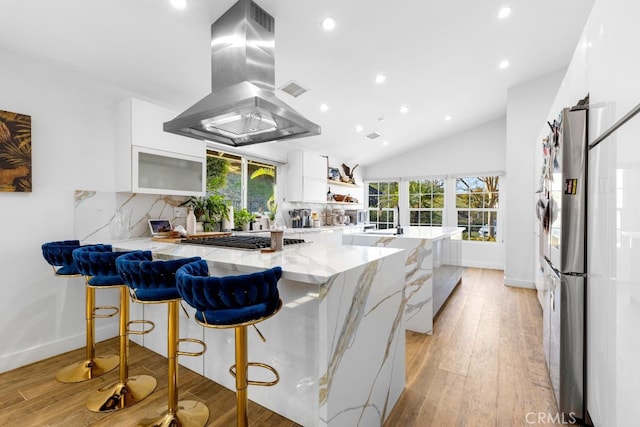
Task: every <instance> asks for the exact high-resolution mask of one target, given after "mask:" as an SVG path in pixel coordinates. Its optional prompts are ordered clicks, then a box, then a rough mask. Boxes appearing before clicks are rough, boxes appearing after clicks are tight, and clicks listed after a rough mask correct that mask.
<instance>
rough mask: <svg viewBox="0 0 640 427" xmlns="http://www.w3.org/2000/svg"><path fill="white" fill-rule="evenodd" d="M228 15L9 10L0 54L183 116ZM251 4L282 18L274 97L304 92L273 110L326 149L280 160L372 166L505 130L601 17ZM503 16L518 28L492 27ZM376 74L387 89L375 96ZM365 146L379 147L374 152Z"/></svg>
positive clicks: (216, 7) (558, 9)
mask: <svg viewBox="0 0 640 427" xmlns="http://www.w3.org/2000/svg"><path fill="white" fill-rule="evenodd" d="M234 2H235V1H234V0H187V8H186V9H184V10H177V9H175V8H173V7H172V6H171V4H170V1H169V0H56V1H51V0H3V2H2V13H0V49H8V50H12V51H17V52H20V53H22V54H26V55H30V56H36V57H39V58H44V59H46V60H49V61H52V62H55V63H57V64H59V65H61V66H63V67H68V68H69V69H74V70H77V71H80V72H82V73H86V74H88V75H90V76H92V77H95V78H97V79H100V80H102V81H104V82H107V83H109V84H112V85H116V86H119V87H123V88H125V89H128V90H131V91H132V92H134V93H137V94H139V95H140V96H141V97H144V98H147V99H150V100H154V101H157V102H158V103H161V104H163V105H165V106H169V107H172V108H174V109H175V110H176V111H182V110H183V109H186V108H187V107H189V106H191V105H192V104H194V103H195V102H196V101H198V100H200V99H201V98H202V97H203V96H204V95H205V94H206V93H208V92H209V91H210V85H211V77H210V69H211V65H210V49H209V42H210V25H211V23H212V22H213V21H215V19H216V18H218V17H219V16H220V15H221V14H222V13H223V12H224V11H226V10H227V9H228V8H229V7H230V6H231V5H232V4H233V3H234ZM256 2H257V3H258V4H259V5H260V6H261V7H262V8H264V9H265V10H266V11H267V12H268V13H270V14H271V15H272V16H273V17H274V18H275V34H276V87H280V86H282V85H284V84H285V83H287V82H289V81H291V80H294V81H296V82H297V83H299V84H300V85H302V86H303V87H305V88H306V89H308V92H306V93H305V94H303V95H301V96H300V97H298V98H294V97H292V96H290V95H288V94H286V93H284V92H282V91H280V90H276V94H277V96H278V97H280V98H281V99H282V100H284V101H285V102H286V103H288V104H289V105H291V106H292V107H294V108H295V109H296V110H298V111H299V112H301V113H302V114H304V115H305V116H306V117H308V118H309V119H311V120H312V121H314V122H316V123H318V124H320V125H321V126H322V135H320V136H316V137H310V138H305V139H300V140H297V141H293V142H278V143H275V144H272V145H273V147H276V146H277V147H278V148H277V149H282V150H286V149H288V148H290V147H291V146H296V147H304V148H308V149H311V150H314V151H319V152H323V153H326V154H330V155H335V156H338V157H340V158H342V159H344V160H346V161H355V162H357V163H360V164H364V165H366V164H368V163H372V162H376V161H379V160H380V159H383V158H386V157H389V156H392V155H394V154H396V153H401V152H405V151H408V150H411V149H414V148H416V147H417V146H421V145H423V144H428V143H432V142H434V141H437V140H439V139H441V138H443V137H446V136H449V135H452V134H454V133H457V132H460V131H463V130H466V129H469V128H472V127H474V126H477V125H479V124H482V123H485V122H488V121H490V120H492V119H495V118H498V117H501V116H503V115H504V114H505V110H506V94H507V89H508V88H509V87H511V86H515V85H518V84H521V83H524V82H526V81H528V80H531V79H533V78H536V77H538V76H541V75H544V74H546V73H548V72H551V71H555V70H557V69H560V68H562V67H564V66H566V65H567V64H568V63H569V61H570V59H571V55H572V53H573V51H574V49H575V45H576V42H577V40H578V38H579V36H580V33H581V31H582V29H583V26H584V23H585V21H586V18H587V16H588V14H589V11H590V9H591V6H592V4H593V0H536V1H530V0H512V1H508V2H503V1H502V0H486V1H477V0H451V1H438V2H436V1H432V0H426V1H419V0H400V1H395V2H391V1H380V0H374V1H371V0H368V1H367V0H348V1H345V0H323V1H317V0H256ZM503 6H510V8H511V14H510V16H509V17H507V18H506V19H498V17H497V15H498V12H499V10H500V9H501V8H502V7H503ZM326 17H333V18H334V19H335V21H336V27H335V29H334V30H332V31H325V30H323V28H322V25H321V23H322V20H323V19H324V18H326ZM503 60H508V61H509V66H508V67H507V68H505V69H501V68H500V67H499V64H500V62H501V61H503ZM380 73H381V74H384V75H385V76H386V81H385V82H384V83H382V84H377V83H376V82H375V81H374V79H375V76H376V75H377V74H380ZM322 104H326V105H327V107H328V109H327V111H325V112H323V111H321V110H320V106H321V105H322ZM401 106H406V107H407V109H408V111H407V112H406V113H402V112H401V111H400V108H401ZM446 116H450V120H445V117H446ZM356 126H361V127H362V130H361V131H360V132H358V131H356ZM371 132H378V133H379V134H380V135H381V136H380V137H379V138H376V139H375V140H370V139H368V138H366V137H365V135H366V134H369V133H371Z"/></svg>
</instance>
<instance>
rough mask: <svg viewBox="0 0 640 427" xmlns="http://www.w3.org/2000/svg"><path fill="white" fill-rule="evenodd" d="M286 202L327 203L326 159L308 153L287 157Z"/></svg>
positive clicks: (300, 152) (290, 153) (297, 152)
mask: <svg viewBox="0 0 640 427" xmlns="http://www.w3.org/2000/svg"><path fill="white" fill-rule="evenodd" d="M287 162H288V164H287V201H289V202H326V201H327V158H326V157H325V156H322V155H320V154H317V153H312V152H309V151H302V150H299V151H291V152H289V154H288V156H287Z"/></svg>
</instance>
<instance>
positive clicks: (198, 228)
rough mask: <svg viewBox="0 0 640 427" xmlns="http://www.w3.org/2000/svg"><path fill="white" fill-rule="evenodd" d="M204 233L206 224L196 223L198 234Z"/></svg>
mask: <svg viewBox="0 0 640 427" xmlns="http://www.w3.org/2000/svg"><path fill="white" fill-rule="evenodd" d="M202 232H204V223H203V222H202V221H197V222H196V233H202Z"/></svg>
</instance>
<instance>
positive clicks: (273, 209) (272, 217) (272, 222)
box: [267, 199, 278, 228]
mask: <svg viewBox="0 0 640 427" xmlns="http://www.w3.org/2000/svg"><path fill="white" fill-rule="evenodd" d="M267 205H268V208H269V212H267V217H268V218H269V228H273V227H275V226H276V213H277V212H278V204H277V203H275V202H274V201H273V199H269V201H268V202H267Z"/></svg>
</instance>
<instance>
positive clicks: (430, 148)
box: [363, 117, 506, 269]
mask: <svg viewBox="0 0 640 427" xmlns="http://www.w3.org/2000/svg"><path fill="white" fill-rule="evenodd" d="M505 133H506V118H505V117H501V118H499V119H496V120H493V121H491V122H489V123H485V124H483V125H480V126H478V127H476V128H473V129H471V130H468V131H466V132H461V133H459V134H456V135H453V136H451V137H449V138H444V139H442V140H439V141H435V142H433V143H429V144H425V145H424V146H423V147H420V148H418V149H416V150H413V151H411V152H408V153H404V154H401V155H399V156H396V157H392V158H390V159H387V160H384V161H382V162H379V163H376V164H373V165H370V166H367V167H366V168H365V169H364V171H363V177H364V179H365V180H376V179H385V178H409V177H428V176H443V175H447V176H451V175H461V174H469V175H474V174H479V173H484V172H503V171H504V170H505V166H506V163H505V144H506V134H505ZM504 181H505V180H504V179H503V180H502V182H504ZM446 191H447V194H448V195H449V197H447V200H446V201H445V203H446V209H447V211H448V214H447V220H448V222H449V223H448V225H456V219H455V212H454V209H455V198H454V197H453V195H454V192H455V188H447V190H446ZM502 194H504V191H503V189H502V183H501V196H500V197H501V198H502ZM501 203H502V199H501ZM407 221H408V218H402V217H401V222H404V223H407ZM498 231H499V233H500V232H501V230H498ZM462 263H463V265H465V266H469V267H484V268H496V269H502V268H504V244H503V243H502V242H497V243H482V242H463V245H462Z"/></svg>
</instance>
